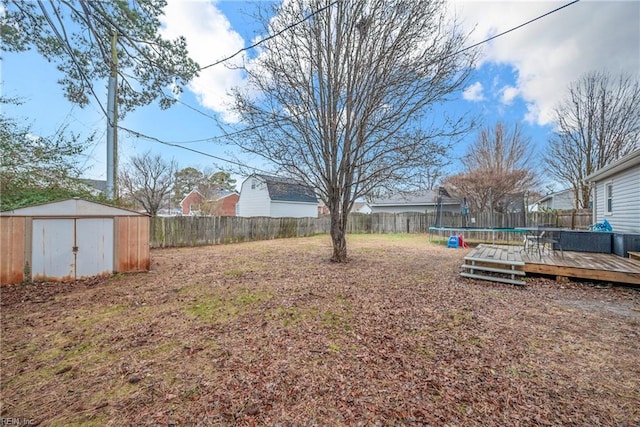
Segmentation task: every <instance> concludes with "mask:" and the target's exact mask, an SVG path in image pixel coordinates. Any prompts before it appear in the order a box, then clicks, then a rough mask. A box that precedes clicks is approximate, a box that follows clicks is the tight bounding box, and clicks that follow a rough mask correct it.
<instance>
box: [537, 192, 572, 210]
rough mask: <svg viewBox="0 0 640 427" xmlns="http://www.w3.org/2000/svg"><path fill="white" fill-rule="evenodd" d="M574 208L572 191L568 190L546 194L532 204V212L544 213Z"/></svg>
mask: <svg viewBox="0 0 640 427" xmlns="http://www.w3.org/2000/svg"><path fill="white" fill-rule="evenodd" d="M574 208H575V197H574V195H573V190H572V189H570V188H568V189H566V190H562V191H558V192H556V193H551V194H547V195H546V196H544V197H542V198H541V199H539V200H538V201H536V202H535V203H534V207H533V208H532V209H531V210H532V211H534V212H536V211H544V210H549V209H553V210H567V209H569V210H570V209H574Z"/></svg>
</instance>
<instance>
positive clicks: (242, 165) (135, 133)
mask: <svg viewBox="0 0 640 427" xmlns="http://www.w3.org/2000/svg"><path fill="white" fill-rule="evenodd" d="M118 129H122V130H123V131H125V132H129V133H130V134H132V135H133V136H135V137H137V138H144V139H148V140H150V141H154V142H158V143H160V144H163V145H168V146H170V147H176V148H181V149H183V150H187V151H191V152H193V153H196V154H200V155H203V156H206V157H210V158H212V159H216V160H220V161H222V162H226V163H230V164H233V165H236V166H240V167H243V168H247V169H251V170H254V171H256V172H261V173H264V174H269V172H267V171H264V170H262V169H260V168H256V167H253V166H248V165H246V164H244V163H240V162H236V161H235V160H230V159H225V158H223V157H219V156H215V155H213V154H210V153H205V152H204V151H200V150H195V149H193V148H189V147H183V146H182V145H178V144H175V143H173V142H168V141H163V140H161V139H159V138H156V137H155V136H149V135H145V134H143V133H140V132H138V131H135V130H132V129H128V128H126V127H123V126H120V125H118Z"/></svg>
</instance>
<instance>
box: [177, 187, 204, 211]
mask: <svg viewBox="0 0 640 427" xmlns="http://www.w3.org/2000/svg"><path fill="white" fill-rule="evenodd" d="M204 201H205V197H204V196H203V195H202V193H200V192H199V191H198V190H191V191H190V192H189V194H187V195H186V196H184V199H182V201H181V202H180V212H181V213H182V215H183V216H190V215H191V216H193V215H200V209H201V207H202V203H204Z"/></svg>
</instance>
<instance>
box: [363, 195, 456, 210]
mask: <svg viewBox="0 0 640 427" xmlns="http://www.w3.org/2000/svg"><path fill="white" fill-rule="evenodd" d="M369 206H370V207H371V213H379V212H387V213H402V212H436V211H438V210H439V209H442V211H443V212H460V210H461V208H462V205H461V203H460V200H458V199H454V198H452V197H449V196H448V195H447V194H444V195H443V196H442V199H441V200H440V204H439V200H438V191H437V190H426V191H420V192H415V193H411V194H395V195H392V196H390V197H387V198H384V199H375V200H372V201H371V202H370V203H369Z"/></svg>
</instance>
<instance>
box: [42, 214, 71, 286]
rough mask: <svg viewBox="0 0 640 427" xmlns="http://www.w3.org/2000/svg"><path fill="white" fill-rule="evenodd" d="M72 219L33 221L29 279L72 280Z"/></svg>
mask: <svg viewBox="0 0 640 427" xmlns="http://www.w3.org/2000/svg"><path fill="white" fill-rule="evenodd" d="M73 231H74V220H73V219H66V218H65V219H34V220H33V237H32V244H33V245H32V246H31V248H32V249H31V253H32V255H31V263H32V264H33V265H32V266H31V274H32V278H33V280H48V279H57V280H71V279H74V278H75V256H74V254H73V246H74V244H73V240H74V239H73Z"/></svg>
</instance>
